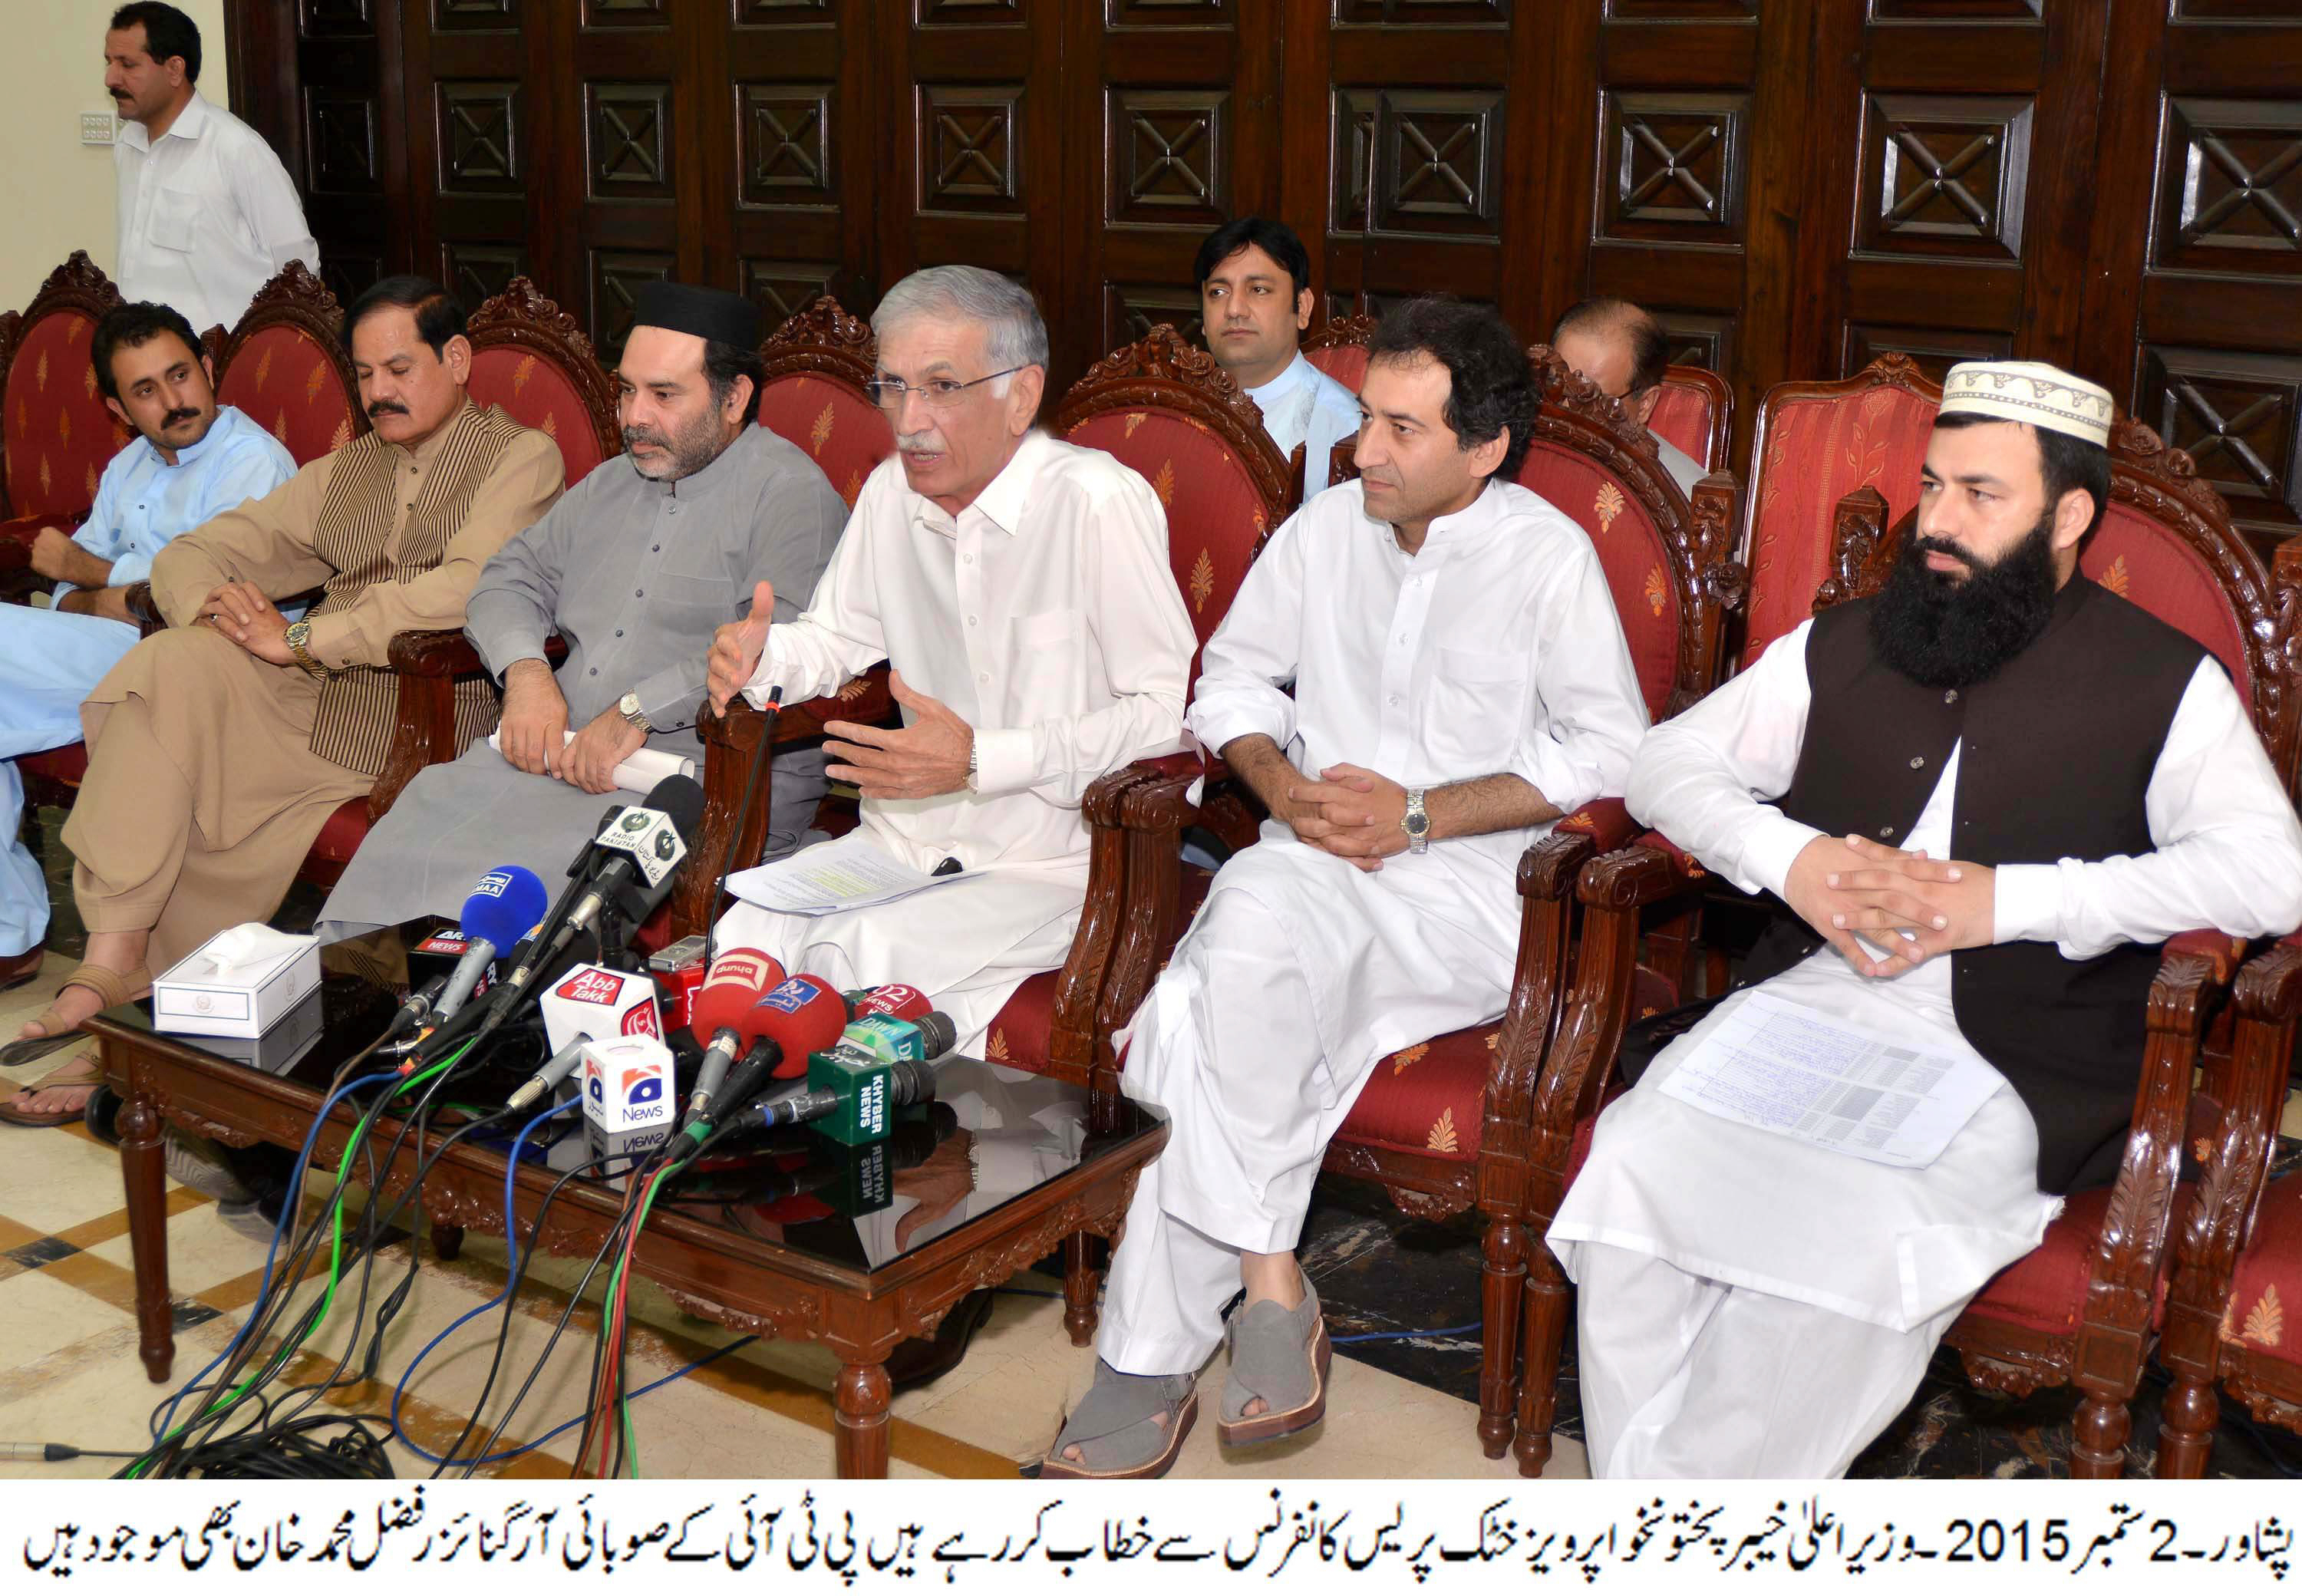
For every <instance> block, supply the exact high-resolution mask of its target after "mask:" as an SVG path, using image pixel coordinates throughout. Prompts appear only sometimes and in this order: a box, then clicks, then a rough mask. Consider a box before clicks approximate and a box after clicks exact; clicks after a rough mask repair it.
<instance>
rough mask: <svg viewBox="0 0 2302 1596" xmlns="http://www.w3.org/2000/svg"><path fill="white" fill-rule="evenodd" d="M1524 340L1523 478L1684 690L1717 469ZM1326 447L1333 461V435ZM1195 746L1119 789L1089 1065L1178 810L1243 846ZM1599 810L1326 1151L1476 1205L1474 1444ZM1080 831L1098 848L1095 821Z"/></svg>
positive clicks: (1186, 892)
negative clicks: (1683, 462) (1444, 1011)
mask: <svg viewBox="0 0 2302 1596" xmlns="http://www.w3.org/2000/svg"><path fill="white" fill-rule="evenodd" d="M1536 356H1537V364H1538V367H1539V369H1540V371H1541V373H1542V378H1543V381H1544V383H1545V386H1546V397H1545V399H1544V402H1543V406H1542V412H1541V414H1540V416H1539V417H1538V419H1537V422H1536V424H1535V437H1534V446H1533V449H1532V450H1531V451H1530V453H1529V456H1528V461H1527V464H1526V466H1525V467H1523V468H1522V471H1521V475H1520V477H1519V481H1520V482H1521V483H1525V484H1526V485H1528V486H1530V487H1533V488H1534V489H1535V491H1540V492H1542V493H1543V494H1544V496H1545V497H1546V498H1550V500H1551V502H1553V503H1554V504H1557V505H1558V506H1559V508H1562V509H1564V510H1567V513H1569V514H1570V515H1575V517H1576V518H1577V519H1578V520H1580V521H1582V522H1583V523H1584V525H1585V526H1586V528H1589V529H1591V530H1592V541H1593V542H1594V543H1596V544H1598V545H1599V546H1600V563H1601V566H1602V567H1603V568H1604V569H1605V570H1606V572H1607V577H1608V582H1609V589H1610V591H1612V592H1613V594H1614V597H1615V601H1616V605H1617V609H1619V610H1621V611H1622V614H1623V619H1624V623H1625V630H1626V634H1628V636H1629V638H1630V641H1631V651H1632V656H1633V659H1634V662H1635V663H1636V664H1637V667H1638V669H1639V673H1640V680H1641V684H1642V688H1643V689H1644V691H1645V693H1646V696H1647V698H1648V709H1649V712H1650V713H1652V714H1661V713H1665V712H1667V711H1668V710H1672V709H1674V708H1676V707H1678V706H1680V705H1683V704H1684V703H1688V702H1692V701H1693V700H1694V699H1695V698H1698V697H1700V696H1701V693H1703V692H1704V691H1705V690H1706V689H1707V688H1708V687H1709V686H1710V682H1711V680H1712V677H1713V676H1714V675H1715V673H1716V670H1717V665H1718V644H1719V639H1720V636H1721V621H1722V618H1723V611H1724V610H1725V609H1727V608H1728V607H1729V606H1731V605H1733V604H1734V603H1735V602H1737V601H1739V598H1740V593H1741V576H1740V570H1739V567H1736V566H1735V564H1734V563H1733V561H1732V559H1731V558H1730V545H1731V542H1732V541H1733V536H1734V525H1735V515H1734V486H1733V483H1732V480H1731V479H1727V478H1712V479H1710V481H1707V482H1706V483H1704V484H1703V491H1702V492H1701V493H1700V494H1699V495H1698V497H1699V500H1700V504H1699V507H1690V506H1689V505H1688V503H1687V501H1686V500H1684V498H1683V497H1682V496H1681V495H1680V494H1679V492H1678V491H1677V489H1676V486H1674V485H1673V484H1672V483H1671V482H1670V479H1669V477H1668V475H1667V474H1665V473H1664V472H1663V470H1662V468H1661V466H1660V464H1659V462H1658V461H1657V459H1656V458H1655V454H1654V446H1653V444H1652V442H1651V440H1649V439H1647V437H1646V435H1645V433H1644V431H1643V429H1642V428H1640V427H1639V426H1637V425H1636V424H1634V423H1633V422H1631V421H1630V420H1629V419H1628V418H1627V417H1626V416H1625V415H1624V414H1623V412H1622V408H1621V407H1620V406H1619V405H1617V403H1616V402H1615V401H1613V400H1612V399H1607V398H1606V397H1605V396H1604V395H1602V394H1600V392H1599V391H1597V390H1596V389H1595V388H1594V387H1592V385H1591V384H1590V383H1589V382H1585V381H1584V380H1583V379H1582V378H1579V377H1576V376H1575V375H1574V374H1572V373H1570V372H1569V371H1567V368H1566V367H1565V366H1564V365H1562V364H1560V363H1559V362H1558V359H1557V357H1555V356H1553V355H1551V354H1550V351H1549V350H1548V349H1541V350H1538V351H1536ZM1337 458H1338V462H1339V467H1343V468H1347V466H1348V460H1347V458H1345V457H1343V456H1342V455H1341V453H1340V451H1338V457H1337ZM1347 474H1348V472H1347V469H1346V475H1347ZM1554 495H1563V496H1564V497H1563V501H1562V498H1560V497H1554ZM1570 507H1572V508H1570ZM1180 559H1181V556H1180V554H1179V555H1178V561H1179V564H1180ZM1209 629H1210V630H1211V629H1212V626H1209ZM1206 767H1207V771H1208V774H1207V778H1206V791H1205V794H1204V795H1203V796H1202V798H1201V801H1200V802H1199V804H1198V805H1197V807H1196V809H1195V808H1194V807H1193V806H1191V805H1190V804H1189V802H1187V800H1188V797H1189V791H1188V789H1189V782H1190V778H1191V777H1193V776H1195V775H1197V773H1198V769H1199V761H1198V760H1167V761H1153V762H1151V763H1150V764H1149V765H1148V766H1147V767H1138V769H1147V772H1148V774H1149V779H1148V780H1147V781H1146V782H1145V783H1144V784H1143V785H1138V786H1137V787H1135V788H1133V789H1132V790H1130V791H1129V792H1128V793H1127V794H1125V795H1124V797H1123V798H1122V801H1121V802H1120V803H1119V805H1118V818H1119V822H1120V825H1121V827H1122V829H1124V830H1126V831H1127V832H1128V833H1129V847H1130V859H1131V860H1132V861H1134V864H1133V868H1132V869H1130V877H1129V882H1128V891H1129V900H1128V908H1127V911H1126V913H1125V914H1124V916H1123V917H1122V921H1123V926H1124V929H1123V930H1122V937H1121V944H1120V947H1119V949H1118V951H1117V952H1116V953H1114V954H1113V959H1112V968H1111V971H1110V974H1109V975H1108V976H1107V977H1106V978H1105V986H1104V995H1103V1003H1102V1013H1101V1017H1100V1019H1099V1021H1098V1030H1097V1053H1096V1061H1097V1066H1098V1068H1099V1069H1110V1070H1113V1071H1114V1080H1115V1068H1116V1061H1115V1060H1114V1059H1112V1058H1111V1057H1110V1049H1109V1043H1108V1040H1107V1038H1108V1037H1109V1035H1110V1034H1111V1032H1112V1031H1113V1030H1114V1029H1117V1028H1118V1026H1119V1025H1121V1024H1122V1023H1123V1022H1124V1021H1126V1020H1127V1018H1128V1017H1129V1016H1130V1015H1131V1014H1132V1013H1133V1012H1134V1010H1135V1008H1136V1006H1137V1005H1138V1004H1139V1003H1140V1002H1141V1001H1142V999H1143V996H1144V995H1145V994H1146V993H1147V991H1148V990H1149V987H1150V983H1151V980H1152V979H1153V977H1154V976H1155V974H1156V973H1157V970H1158V968H1159V966H1160V964H1161V963H1162V962H1164V960H1165V958H1166V955H1167V953H1168V951H1169V950H1170V949H1171V948H1172V945H1173V944H1174V941H1175V939H1176V937H1179V936H1180V933H1181V929H1182V926H1183V923H1184V921H1185V920H1186V919H1187V918H1188V916H1189V911H1191V910H1192V909H1193V908H1194V907H1195V906H1196V905H1197V903H1198V901H1199V900H1200V899H1201V898H1203V897H1204V896H1205V895H1206V890H1207V887H1208V885H1209V881H1210V878H1209V876H1208V873H1207V872H1206V871H1204V870H1201V869H1197V868H1195V867H1193V866H1190V865H1188V864H1185V863H1183V862H1182V861H1181V858H1180V845H1181V831H1182V828H1183V827H1184V826H1185V825H1187V824H1191V823H1194V822H1196V823H1197V824H1199V825H1202V826H1205V827H1207V828H1208V829H1211V830H1214V831H1215V832H1217V833H1218V834H1221V835H1223V836H1226V837H1227V838H1228V839H1230V840H1231V841H1233V842H1234V843H1238V844H1240V845H1244V844H1245V843H1246V842H1249V841H1251V840H1252V838H1253V835H1254V833H1253V819H1254V815H1253V811H1254V808H1255V805H1254V800H1253V797H1252V795H1251V794H1248V793H1247V792H1246V790H1245V789H1244V787H1243V786H1242V785H1240V784H1238V783H1235V782H1233V781H1231V779H1230V778H1229V777H1228V775H1227V773H1226V772H1225V771H1224V769H1222V762H1221V760H1219V759H1217V758H1216V757H1215V756H1214V753H1212V752H1210V753H1208V754H1207V755H1206ZM1612 809H1613V811H1614V813H1615V815H1616V816H1617V818H1615V819H1609V818H1608V817H1607V815H1606V813H1605V812H1604V811H1602V810H1601V808H1600V806H1595V805H1594V806H1592V811H1588V812H1584V813H1580V814H1578V815H1576V816H1575V817H1573V818H1572V819H1570V820H1568V821H1565V822H1562V823H1561V824H1560V825H1559V827H1557V828H1556V829H1555V830H1554V831H1553V832H1552V834H1551V835H1550V836H1547V837H1545V838H1544V839H1543V840H1542V841H1541V842H1539V843H1537V844H1534V845H1533V847H1531V848H1529V849H1528V850H1527V852H1526V853H1525V856H1524V857H1523V858H1522V859H1521V861H1520V862H1519V869H1518V881H1517V885H1518V889H1519V893H1520V895H1521V898H1522V900H1523V903H1524V909H1523V917H1522V920H1521V922H1520V936H1519V953H1518V962H1517V965H1516V970H1515V971H1514V974H1513V979H1512V990H1511V995H1510V1002H1509V1007H1508V1011H1507V1012H1505V1014H1504V1015H1503V1017H1502V1019H1501V1020H1500V1021H1499V1022H1496V1023H1491V1024H1486V1025H1478V1026H1473V1027H1471V1028H1469V1029H1465V1030H1459V1031H1456V1032H1452V1033H1450V1034H1449V1035H1447V1036H1443V1037H1433V1038H1432V1039H1431V1040H1429V1041H1427V1042H1423V1043H1419V1044H1417V1045H1416V1046H1411V1047H1407V1048H1404V1049H1402V1050H1400V1051H1399V1052H1398V1053H1395V1054H1390V1056H1388V1057H1387V1058H1385V1059H1383V1060H1382V1061H1381V1062H1380V1063H1377V1064H1376V1065H1375V1069H1374V1074H1373V1076H1372V1077H1371V1078H1370V1079H1369V1080H1368V1082H1367V1085H1366V1086H1365V1088H1364V1089H1363V1090H1362V1091H1361V1093H1360V1095H1359V1096H1358V1099H1357V1102H1356V1103H1355V1104H1354V1105H1353V1106H1352V1109H1351V1112H1350V1114H1349V1116H1348V1119H1347V1120H1346V1121H1344V1124H1343V1127H1342V1129H1341V1130H1340V1131H1339V1132H1338V1133H1337V1134H1336V1136H1335V1138H1334V1140H1333V1141H1332V1143H1330V1144H1329V1147H1328V1149H1327V1153H1326V1157H1325V1161H1324V1167H1325V1168H1326V1169H1327V1170H1328V1171H1329V1172H1333V1173H1337V1174H1341V1175H1346V1176H1349V1177H1353V1178H1357V1179H1362V1180H1374V1181H1377V1182H1379V1183H1381V1184H1382V1186H1384V1187H1385V1188H1387V1189H1389V1190H1390V1194H1391V1197H1392V1200H1393V1201H1394V1202H1395V1203H1397V1204H1398V1205H1399V1207H1400V1208H1401V1209H1402V1210H1404V1211H1405V1212H1407V1213H1409V1214H1416V1215H1417V1216H1419V1217H1438V1216H1442V1215H1447V1214H1459V1213H1461V1212H1463V1211H1464V1210H1466V1209H1467V1208H1469V1207H1471V1206H1472V1205H1474V1204H1476V1205H1477V1206H1478V1207H1479V1209H1480V1210H1481V1212H1482V1213H1483V1214H1484V1215H1485V1216H1486V1229H1485V1233H1484V1241H1483V1265H1482V1269H1483V1281H1482V1294H1483V1300H1484V1307H1485V1314H1484V1327H1485V1328H1484V1332H1483V1340H1484V1359H1483V1366H1482V1370H1481V1375H1480V1416H1479V1440H1480V1444H1481V1446H1482V1447H1483V1449H1484V1450H1485V1451H1486V1453H1487V1455H1488V1456H1489V1457H1500V1456H1502V1454H1503V1450H1504V1449H1505V1448H1506V1447H1508V1445H1509V1444H1510V1439H1511V1432H1512V1427H1513V1424H1514V1409H1515V1407H1516V1393H1517V1362H1518V1347H1519V1342H1518V1324H1519V1320H1520V1309H1521V1303H1522V1294H1523V1291H1524V1289H1525V1279H1526V1263H1527V1253H1528V1249H1529V1247H1530V1246H1533V1247H1537V1248H1539V1247H1540V1246H1541V1231H1539V1230H1536V1231H1530V1230H1529V1228H1528V1226H1527V1223H1526V1220H1527V1206H1526V1194H1527V1173H1528V1171H1527V1160H1526V1154H1527V1138H1528V1133H1529V1130H1530V1117H1529V1109H1530V1101H1531V1099H1530V1093H1531V1092H1532V1089H1533V1085H1534V1075H1535V1070H1536V1067H1537V1066H1538V1065H1539V1064H1540V1063H1541V1062H1542V1056H1543V1051H1544V1048H1545V1046H1546V1045H1547V1043H1548V1040H1549V1037H1550V1031H1551V1027H1552V1023H1553V1021H1554V1019H1555V1017H1556V1015H1557V1012H1558V998H1559V995H1560V991H1561V988H1562V987H1563V985H1564V982H1565V975H1566V970H1567V949H1568V945H1569V941H1570V935H1571V931H1572V926H1571V921H1570V918H1569V917H1570V898H1569V889H1570V887H1571V886H1572V883H1573V880H1574V877H1575V869H1576V868H1577V867H1578V866H1580V865H1581V864H1582V863H1583V862H1584V861H1585V860H1587V859H1589V858H1591V857H1592V854H1593V853H1595V852H1597V851H1598V850H1600V848H1606V847H1614V846H1617V845H1619V844H1620V843H1621V842H1622V841H1623V840H1624V839H1625V838H1626V836H1627V835H1628V833H1629V824H1628V819H1627V817H1622V816H1620V805H1619V804H1618V803H1617V804H1615V805H1613V806H1612ZM1096 840H1097V845H1098V846H1100V845H1101V842H1102V833H1101V830H1100V829H1098V832H1097V839H1096Z"/></svg>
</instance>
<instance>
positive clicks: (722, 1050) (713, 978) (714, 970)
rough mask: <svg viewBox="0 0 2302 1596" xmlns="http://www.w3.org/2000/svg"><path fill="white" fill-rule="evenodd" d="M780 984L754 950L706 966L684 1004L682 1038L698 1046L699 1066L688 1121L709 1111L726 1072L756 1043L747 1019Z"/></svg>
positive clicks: (777, 968) (774, 966)
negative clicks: (700, 1049) (700, 1048)
mask: <svg viewBox="0 0 2302 1596" xmlns="http://www.w3.org/2000/svg"><path fill="white" fill-rule="evenodd" d="M783 979H784V967H783V966H782V965H780V964H778V963H777V962H775V960H773V959H772V958H770V957H769V956H768V955H767V954H766V953H761V952H760V950H759V949H758V948H755V947H736V948H729V949H728V950H727V952H726V953H722V954H720V955H719V956H718V958H717V959H714V960H713V961H711V969H710V973H709V974H707V975H706V976H705V977H704V978H703V985H702V986H701V987H697V988H696V989H695V995H694V996H693V998H691V999H690V1000H689V1003H688V1010H687V1029H688V1032H689V1034H690V1035H692V1036H693V1037H694V1038H695V1039H696V1041H697V1042H699V1043H701V1044H702V1046H703V1063H702V1067H701V1068H700V1069H698V1070H697V1071H696V1074H695V1089H694V1091H693V1093H692V1094H691V1095H690V1096H689V1097H688V1099H687V1117H688V1118H690V1119H693V1118H694V1117H695V1116H696V1115H697V1114H700V1113H702V1112H703V1111H704V1109H705V1108H707V1107H709V1106H710V1102H711V1099H712V1098H713V1097H715V1096H718V1091H719V1088H720V1086H721V1085H722V1084H723V1083H724V1082H725V1081H726V1080H727V1066H728V1065H730V1064H732V1063H735V1056H736V1054H740V1053H742V1052H743V1051H744V1049H745V1048H747V1047H749V1046H751V1045H752V1043H753V1042H755V1041H757V1040H758V1039H759V1035H760V1029H759V1025H758V1023H757V1021H754V1020H753V1019H752V1015H753V1014H754V1013H755V1012H757V1010H758V1008H759V1004H760V999H761V998H762V997H764V996H766V995H767V994H768V992H769V989H770V988H771V987H777V986H780V985H781V984H782V982H783Z"/></svg>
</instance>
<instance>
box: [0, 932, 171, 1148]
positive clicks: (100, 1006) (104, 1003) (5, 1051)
mask: <svg viewBox="0 0 2302 1596" xmlns="http://www.w3.org/2000/svg"><path fill="white" fill-rule="evenodd" d="M71 987H87V988H88V990H89V991H91V992H93V993H95V994H96V995H97V999H98V1000H99V1001H98V1003H97V1011H98V1012H102V1011H103V1010H105V1009H116V1008H118V1007H119V1006H120V1005H121V1004H124V1003H132V1002H134V1001H135V1000H136V999H137V998H139V997H141V996H143V995H145V994H146V993H147V992H149V991H150V990H151V989H152V972H151V971H150V970H147V969H146V968H145V967H144V966H143V965H141V964H139V965H138V966H137V967H136V968H135V969H133V970H129V971H128V972H127V973H125V974H122V972H121V971H119V970H107V969H105V967H104V966H103V965H101V964H83V965H81V966H80V968H79V969H78V970H73V971H72V972H71V974H70V975H68V976H66V977H65V978H64V984H63V986H62V987H57V988H56V995H57V996H59V997H61V996H63V994H64V993H65V992H66V991H68V990H69V989H71ZM32 1023H33V1024H34V1025H37V1026H38V1027H39V1028H40V1031H41V1034H40V1035H38V1036H37V1037H20V1038H19V1039H17V1040H16V1041H13V1042H11V1043H9V1044H8V1045H7V1046H4V1047H0V1066H11V1067H13V1066H14V1065H17V1064H29V1063H31V1062H32V1061H33V1060H34V1059H36V1058H45V1057H46V1056H47V1055H48V1054H51V1053H54V1052H55V1050H56V1049H57V1048H59V1047H65V1046H71V1043H72V1042H73V1040H74V1039H76V1038H77V1037H79V1036H80V1034H81V1033H80V1027H78V1026H76V1025H74V1026H67V1025H65V1024H64V1021H63V1015H61V1014H59V1013H57V1012H56V1011H55V1007H54V1006H53V1004H52V1005H51V1006H50V1007H47V1008H45V1009H42V1010H41V1011H40V1012H39V1013H38V1015H36V1016H35V1017H34V1018H33V1021H32ZM14 1122H15V1123H18V1124H21V1123H23V1122H24V1121H14ZM43 1122H45V1121H43Z"/></svg>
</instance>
